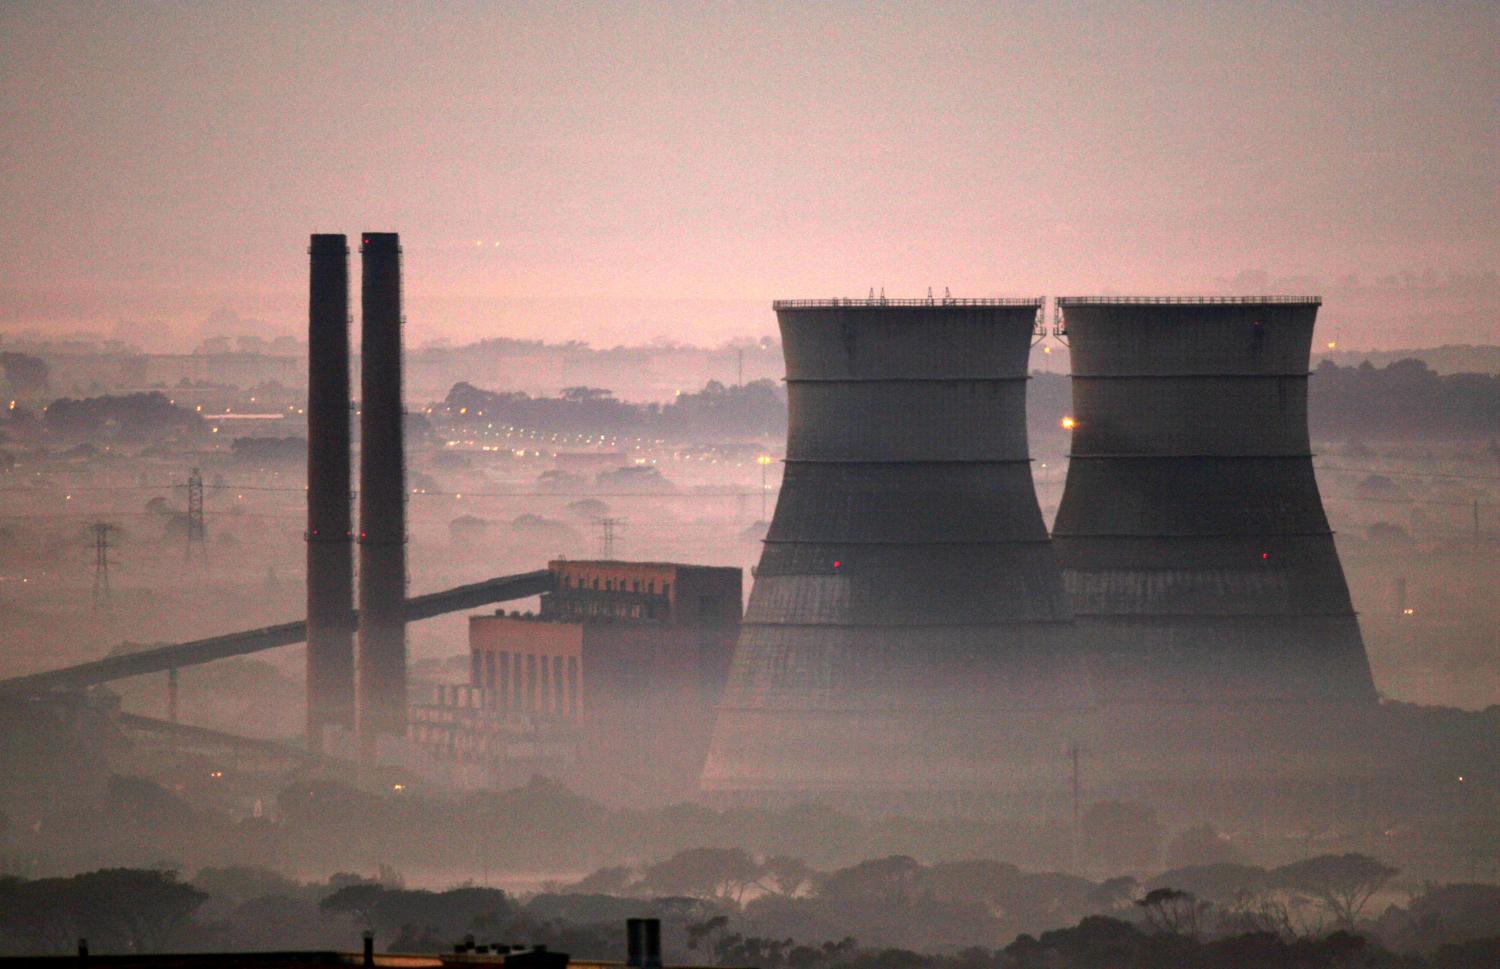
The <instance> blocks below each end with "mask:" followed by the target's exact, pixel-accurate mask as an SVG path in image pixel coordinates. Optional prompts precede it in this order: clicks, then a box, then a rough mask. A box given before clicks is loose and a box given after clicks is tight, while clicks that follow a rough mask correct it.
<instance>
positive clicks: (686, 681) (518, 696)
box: [411, 561, 742, 803]
mask: <svg viewBox="0 0 1500 969" xmlns="http://www.w3.org/2000/svg"><path fill="white" fill-rule="evenodd" d="M549 568H550V569H551V571H552V573H553V576H554V591H552V592H549V593H547V594H545V595H543V596H542V597H541V610H540V613H539V614H538V615H534V616H532V615H525V616H523V615H521V614H519V613H512V614H509V615H507V614H504V613H503V612H502V613H497V614H495V615H490V616H474V617H471V618H470V620H469V660H470V671H469V683H468V684H467V685H463V686H440V687H436V688H434V690H433V693H432V695H431V696H430V697H429V698H428V700H426V701H424V702H418V703H416V704H414V705H413V707H412V727H411V738H412V740H413V741H414V742H415V743H416V744H417V745H418V746H420V747H422V748H423V749H425V750H427V751H428V752H429V753H431V754H433V755H434V756H436V757H437V758H439V759H440V760H445V761H449V762H453V763H458V764H465V765H470V766H471V767H477V768H479V773H480V775H481V776H482V777H483V778H484V779H485V780H486V781H488V782H490V783H506V782H514V781H518V780H525V779H526V778H527V777H528V776H530V775H531V774H535V773H541V774H546V775H550V776H554V777H558V778H560V779H562V780H564V781H566V782H568V783H569V784H570V785H571V786H574V787H575V788H576V789H578V790H581V791H585V792H588V793H595V794H599V795H606V796H609V797H610V798H611V799H624V800H629V801H633V802H636V803H652V802H666V801H672V800H681V799H683V798H687V797H691V796H692V795H693V794H694V793H695V792H696V790H697V785H698V777H699V774H700V773H701V771H702V767H703V760H704V756H705V754H706V751H707V748H708V740H709V733H710V730H711V729H712V725H713V717H714V708H715V705H716V704H717V702H718V700H719V696H720V693H721V691H722V689H723V684H724V680H725V677H726V676H727V674H728V669H729V660H730V655H731V652H732V650H733V647H734V641H735V637H736V635H737V634H738V631H739V620H740V611H741V601H742V598H741V597H742V580H741V575H740V570H738V569H734V568H718V567H711V566H692V565H678V564H672V563H657V562H614V561H557V562H552V563H550V565H549Z"/></svg>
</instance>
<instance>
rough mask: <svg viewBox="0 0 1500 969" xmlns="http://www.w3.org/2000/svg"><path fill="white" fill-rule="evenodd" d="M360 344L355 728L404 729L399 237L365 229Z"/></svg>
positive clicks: (369, 735)
mask: <svg viewBox="0 0 1500 969" xmlns="http://www.w3.org/2000/svg"><path fill="white" fill-rule="evenodd" d="M362 238H363V241H362V243H361V245H360V253H361V256H362V258H363V262H364V280H363V292H362V294H361V300H362V304H363V305H362V309H363V319H362V321H361V323H362V326H361V349H360V360H361V366H360V422H359V428H360V450H359V732H360V739H361V746H362V749H363V750H364V752H365V753H366V754H367V755H368V754H372V753H374V752H375V748H376V745H377V742H378V739H379V738H380V737H398V738H399V737H405V736H406V613H405V604H406V455H405V451H404V445H403V438H404V433H403V427H402V421H403V419H404V411H403V407H402V402H401V401H402V395H401V327H402V318H401V242H400V238H399V237H398V236H397V234H396V233H394V232H367V233H365V234H364V236H363V237H362Z"/></svg>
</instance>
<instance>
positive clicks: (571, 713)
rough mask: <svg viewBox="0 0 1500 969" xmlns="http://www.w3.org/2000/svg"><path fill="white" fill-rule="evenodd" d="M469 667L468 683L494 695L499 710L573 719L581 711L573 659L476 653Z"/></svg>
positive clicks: (575, 664)
mask: <svg viewBox="0 0 1500 969" xmlns="http://www.w3.org/2000/svg"><path fill="white" fill-rule="evenodd" d="M470 663H471V669H470V679H471V681H472V682H473V684H474V685H475V686H478V687H481V688H483V689H486V690H493V691H495V696H496V698H497V703H498V704H499V707H500V709H501V710H519V711H522V712H525V713H549V714H553V715H555V716H564V717H571V718H576V717H577V716H578V715H579V713H580V712H581V711H582V709H583V697H582V695H581V694H580V692H579V682H578V657H577V656H568V657H562V656H542V655H539V654H537V653H511V652H491V651H489V650H479V649H476V650H474V652H473V653H472V655H471V657H470Z"/></svg>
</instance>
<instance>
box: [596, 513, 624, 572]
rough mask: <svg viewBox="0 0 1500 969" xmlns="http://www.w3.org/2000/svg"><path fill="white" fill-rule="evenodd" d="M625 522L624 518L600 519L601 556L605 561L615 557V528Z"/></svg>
mask: <svg viewBox="0 0 1500 969" xmlns="http://www.w3.org/2000/svg"><path fill="white" fill-rule="evenodd" d="M623 524H625V519H623V518H601V519H599V556H600V557H601V558H603V559H604V560H605V561H613V560H614V557H615V528H616V527H618V526H620V525H623Z"/></svg>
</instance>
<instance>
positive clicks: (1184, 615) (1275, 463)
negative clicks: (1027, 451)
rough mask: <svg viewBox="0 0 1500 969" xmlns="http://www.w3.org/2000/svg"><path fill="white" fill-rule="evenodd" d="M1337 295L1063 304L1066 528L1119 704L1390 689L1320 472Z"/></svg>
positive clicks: (1093, 647)
mask: <svg viewBox="0 0 1500 969" xmlns="http://www.w3.org/2000/svg"><path fill="white" fill-rule="evenodd" d="M1319 302H1320V301H1319V300H1317V299H1300V298H1245V299H1208V298H1205V299H1119V298H1061V299H1059V300H1058V301H1057V306H1058V310H1059V312H1060V313H1061V314H1062V316H1063V319H1064V324H1065V327H1066V334H1067V338H1068V342H1069V345H1070V347H1071V352H1072V359H1073V418H1074V420H1075V422H1076V426H1075V427H1074V429H1073V442H1072V456H1071V463H1070V466H1069V469H1068V479H1067V485H1066V489H1065V491H1064V494H1063V498H1062V503H1061V505H1060V507H1059V509H1058V513H1057V520H1056V522H1055V524H1054V527H1053V539H1054V541H1055V543H1056V546H1057V555H1058V559H1059V562H1060V563H1061V565H1062V568H1063V576H1064V581H1065V583H1066V585H1067V589H1068V594H1069V598H1070V601H1071V603H1072V607H1073V611H1074V613H1075V614H1076V616H1077V620H1078V627H1079V636H1080V641H1081V643H1083V644H1084V648H1085V649H1086V652H1087V656H1088V660H1087V665H1088V669H1089V674H1090V676H1089V679H1090V685H1091V689H1092V692H1093V695H1094V697H1095V699H1096V700H1097V701H1098V702H1099V703H1100V704H1101V706H1108V705H1111V704H1130V703H1146V704H1153V703H1161V702H1168V703H1173V704H1178V705H1182V704H1219V705H1225V704H1227V705H1235V704H1246V703H1251V702H1255V701H1291V702H1293V703H1301V704H1305V703H1307V702H1309V701H1356V702H1357V701H1373V699H1374V696H1375V694H1374V686H1373V684H1372V682H1371V677H1370V669H1369V664H1368V662H1367V660H1366V658H1365V650H1364V644H1363V642H1362V640H1361V639H1360V633H1359V626H1358V623H1357V622H1356V619H1355V615H1354V610H1353V608H1352V606H1351V603H1350V599H1349V590H1348V587H1347V586H1346V584H1345V582H1344V573H1343V569H1342V568H1341V566H1340V564H1339V558H1338V553H1337V551H1336V550H1335V548H1334V544H1333V535H1332V532H1331V531H1330V530H1329V527H1328V519H1327V517H1326V516H1325V514H1324V512H1323V504H1322V500H1321V498H1320V497H1319V494H1318V484H1317V480H1316V479H1315V477H1314V475H1313V467H1312V456H1311V448H1310V445H1309V438H1308V430H1307V385H1308V363H1309V353H1310V351H1311V344H1312V333H1313V321H1314V318H1315V317H1316V316H1317V312H1318V306H1319Z"/></svg>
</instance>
